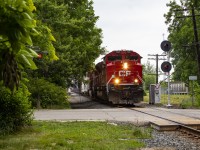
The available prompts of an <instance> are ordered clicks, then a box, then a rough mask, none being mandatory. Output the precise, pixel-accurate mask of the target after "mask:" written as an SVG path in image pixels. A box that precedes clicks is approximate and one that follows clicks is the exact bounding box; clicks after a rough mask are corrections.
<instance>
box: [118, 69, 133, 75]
mask: <svg viewBox="0 0 200 150" xmlns="http://www.w3.org/2000/svg"><path fill="white" fill-rule="evenodd" d="M130 74H131V71H125V70H120V71H119V76H120V77H127V76H129V75H130Z"/></svg>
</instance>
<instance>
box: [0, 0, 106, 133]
mask: <svg viewBox="0 0 200 150" xmlns="http://www.w3.org/2000/svg"><path fill="white" fill-rule="evenodd" d="M92 5H93V2H92V1H90V0H82V1H74V0H68V1H66V0H46V1H44V0H17V1H10V0H0V82H2V83H3V84H0V88H1V89H3V90H1V91H0V95H2V97H1V98H0V104H2V105H1V106H0V107H2V108H3V109H0V114H1V118H0V119H1V120H0V121H1V127H2V128H1V130H2V131H3V132H4V128H7V129H5V131H7V132H10V131H11V132H12V131H15V130H16V129H17V128H18V127H20V126H21V127H23V126H24V125H25V124H26V121H27V122H29V120H30V118H29V117H30V116H31V115H30V113H29V112H30V108H31V107H30V104H29V102H28V96H29V94H28V95H27V93H28V91H27V90H26V91H27V92H25V93H23V92H24V90H22V89H21V86H22V84H20V82H21V81H23V80H30V82H29V83H28V88H29V90H30V92H31V95H30V100H31V102H32V104H33V105H32V107H38V108H69V104H68V102H67V95H66V91H65V89H66V87H67V86H70V83H71V81H72V80H79V81H81V79H82V77H83V75H85V73H86V72H87V71H88V70H90V69H91V68H92V67H93V62H94V60H95V59H96V58H97V57H98V56H99V54H101V53H102V52H103V51H104V49H103V48H101V46H100V45H101V43H102V40H101V37H102V35H101V34H102V33H101V32H102V31H101V29H100V28H97V27H96V21H97V20H98V17H97V16H95V13H94V10H93V6H92ZM38 53H39V54H42V58H40V59H38V58H37V57H38V56H39V55H38ZM36 69H37V71H36ZM24 84H26V83H24ZM24 84H23V87H24V88H25V85H24ZM5 87H8V88H9V89H10V91H9V90H8V89H6V88H5ZM61 87H62V88H61ZM18 90H19V91H18ZM20 100H21V101H20ZM16 101H17V102H16ZM26 103H27V104H26ZM11 108H12V109H11ZM8 115H9V116H8ZM29 115H30V116H29ZM26 119H27V120H26Z"/></svg>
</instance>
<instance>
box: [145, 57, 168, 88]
mask: <svg viewBox="0 0 200 150" xmlns="http://www.w3.org/2000/svg"><path fill="white" fill-rule="evenodd" d="M148 56H154V57H156V58H148V59H149V60H156V74H155V75H156V84H158V60H165V59H162V58H160V59H159V58H158V57H159V56H166V55H158V54H148Z"/></svg>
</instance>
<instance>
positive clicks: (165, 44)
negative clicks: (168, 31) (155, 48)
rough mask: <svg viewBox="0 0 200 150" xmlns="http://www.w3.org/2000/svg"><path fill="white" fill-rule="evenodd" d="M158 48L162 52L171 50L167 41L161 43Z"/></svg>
mask: <svg viewBox="0 0 200 150" xmlns="http://www.w3.org/2000/svg"><path fill="white" fill-rule="evenodd" d="M160 47H161V49H162V50H163V51H165V52H168V51H169V50H170V49H171V43H170V42H169V41H162V43H161V44H160Z"/></svg>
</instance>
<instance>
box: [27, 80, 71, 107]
mask: <svg viewBox="0 0 200 150" xmlns="http://www.w3.org/2000/svg"><path fill="white" fill-rule="evenodd" d="M28 88H29V91H30V92H31V97H30V100H31V102H32V107H35V108H65V109H66V108H69V102H68V99H67V98H68V97H67V94H66V90H65V89H63V88H62V87H59V86H56V85H55V84H54V83H50V82H48V81H46V80H44V79H42V78H40V79H37V78H32V79H30V81H29V83H28Z"/></svg>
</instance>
